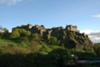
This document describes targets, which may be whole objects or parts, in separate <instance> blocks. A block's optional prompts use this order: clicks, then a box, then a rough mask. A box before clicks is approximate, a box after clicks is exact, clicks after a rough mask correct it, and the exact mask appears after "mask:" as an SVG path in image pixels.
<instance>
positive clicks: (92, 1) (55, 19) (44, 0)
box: [0, 0, 100, 33]
mask: <svg viewBox="0 0 100 67" xmlns="http://www.w3.org/2000/svg"><path fill="white" fill-rule="evenodd" d="M28 23H29V24H33V25H34V24H39V25H41V24H43V25H45V26H46V27H53V26H64V27H65V26H66V25H67V24H72V25H77V26H78V28H79V29H80V30H81V31H82V32H83V31H84V32H86V33H90V32H97V31H100V30H99V29H100V26H99V25H100V0H0V25H1V26H3V27H6V28H8V29H9V30H11V28H12V27H15V26H17V25H22V24H28Z"/></svg>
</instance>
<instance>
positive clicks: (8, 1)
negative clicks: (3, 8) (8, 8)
mask: <svg viewBox="0 0 100 67" xmlns="http://www.w3.org/2000/svg"><path fill="white" fill-rule="evenodd" d="M22 1H23V0H0V5H15V4H16V3H18V2H22Z"/></svg>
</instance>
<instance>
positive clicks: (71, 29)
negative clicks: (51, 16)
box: [66, 25, 78, 32]
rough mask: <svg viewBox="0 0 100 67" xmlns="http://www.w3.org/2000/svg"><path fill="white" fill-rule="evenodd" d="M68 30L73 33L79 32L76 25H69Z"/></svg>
mask: <svg viewBox="0 0 100 67" xmlns="http://www.w3.org/2000/svg"><path fill="white" fill-rule="evenodd" d="M66 30H68V31H73V32H77V31H78V29H77V26H75V25H67V26H66Z"/></svg>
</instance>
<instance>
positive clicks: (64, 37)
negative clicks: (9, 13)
mask: <svg viewBox="0 0 100 67" xmlns="http://www.w3.org/2000/svg"><path fill="white" fill-rule="evenodd" d="M2 31H3V30H2ZM1 33H2V35H4V38H5V36H7V39H10V40H13V41H14V40H15V41H16V42H17V41H20V42H21V41H23V40H25V39H26V41H28V40H30V41H31V40H32V39H33V41H36V40H37V41H38V43H39V42H44V43H46V44H48V45H59V46H63V47H66V48H86V47H91V45H92V42H91V40H90V39H89V38H88V35H86V34H84V33H80V31H79V30H78V28H77V26H74V25H66V27H65V28H63V27H53V28H45V27H44V26H43V25H31V24H27V25H22V26H17V27H15V28H13V29H12V32H10V33H9V32H8V31H7V32H6V33H5V32H4V31H3V32H1ZM3 33H4V34H3Z"/></svg>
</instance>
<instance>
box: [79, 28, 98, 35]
mask: <svg viewBox="0 0 100 67" xmlns="http://www.w3.org/2000/svg"><path fill="white" fill-rule="evenodd" d="M80 32H81V33H85V34H91V33H97V32H99V31H98V30H91V29H85V30H80Z"/></svg>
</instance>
